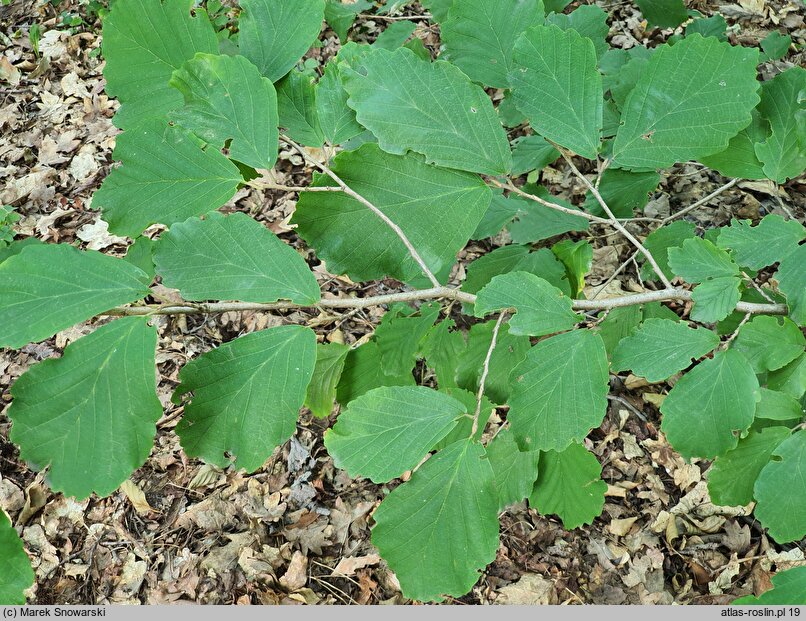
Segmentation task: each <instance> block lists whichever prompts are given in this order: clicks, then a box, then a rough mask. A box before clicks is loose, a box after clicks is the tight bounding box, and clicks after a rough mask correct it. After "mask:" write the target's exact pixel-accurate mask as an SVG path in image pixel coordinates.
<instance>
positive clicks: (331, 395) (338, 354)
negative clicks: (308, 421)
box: [305, 343, 350, 418]
mask: <svg viewBox="0 0 806 621" xmlns="http://www.w3.org/2000/svg"><path fill="white" fill-rule="evenodd" d="M349 352H350V348H349V347H348V346H347V345H344V344H343V343H317V344H316V366H315V367H314V369H313V376H312V377H311V382H310V384H308V390H307V392H306V394H305V406H306V407H308V408H309V409H310V410H311V412H312V413H313V415H314V416H316V417H317V418H326V417H327V416H329V415H330V412H331V411H332V410H333V403H334V402H335V401H336V386H338V383H339V379H341V373H342V370H343V369H344V361H345V359H346V358H347V354H348V353H349Z"/></svg>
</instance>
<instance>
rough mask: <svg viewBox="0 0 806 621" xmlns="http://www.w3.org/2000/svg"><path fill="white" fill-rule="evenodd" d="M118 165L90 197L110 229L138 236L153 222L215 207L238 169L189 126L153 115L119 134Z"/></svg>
mask: <svg viewBox="0 0 806 621" xmlns="http://www.w3.org/2000/svg"><path fill="white" fill-rule="evenodd" d="M112 157H113V158H114V159H115V160H119V161H120V162H122V164H123V165H122V166H120V167H119V168H115V169H113V170H112V172H111V173H109V176H108V177H107V178H106V179H104V182H103V185H102V186H101V188H100V189H99V190H98V191H97V192H96V193H95V195H94V196H93V199H92V204H93V207H96V208H97V207H100V208H101V209H102V210H103V214H104V220H106V221H107V222H109V230H110V232H112V233H115V234H116V235H127V236H129V237H137V236H138V235H139V234H140V233H142V232H143V231H144V230H145V229H146V228H147V227H148V226H150V225H152V224H154V223H155V222H161V223H162V224H173V223H174V222H181V221H183V220H187V219H188V218H190V217H191V216H200V215H202V214H205V213H207V212H210V211H213V210H214V209H217V208H218V207H220V206H221V205H223V204H224V203H226V202H227V201H228V200H229V199H230V198H232V196H233V195H234V194H235V190H236V189H237V187H238V184H239V183H241V181H242V178H241V175H240V173H239V172H238V168H237V167H236V166H235V164H233V163H232V162H230V161H229V160H228V159H227V158H226V157H224V156H223V155H222V154H221V153H220V152H219V151H218V150H217V149H214V148H212V147H210V148H207V149H204V147H203V145H202V143H201V141H200V140H199V139H198V138H196V136H194V135H193V134H191V133H190V132H189V131H188V130H186V129H184V128H182V127H180V126H178V125H169V124H167V123H166V122H165V121H163V120H152V121H148V122H146V123H143V124H141V125H138V126H136V127H132V128H130V129H127V130H126V131H125V132H123V133H122V134H121V135H120V136H118V137H117V142H116V145H115V150H114V152H113V153H112Z"/></svg>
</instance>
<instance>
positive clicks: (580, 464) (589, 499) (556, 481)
mask: <svg viewBox="0 0 806 621" xmlns="http://www.w3.org/2000/svg"><path fill="white" fill-rule="evenodd" d="M539 469H540V474H539V475H538V477H537V482H536V483H535V486H534V489H533V490H532V494H531V496H529V504H530V505H531V506H532V507H535V508H536V509H537V510H538V511H540V513H542V514H543V515H550V514H554V515H557V516H559V517H560V519H561V520H562V522H563V526H564V527H565V528H566V529H569V530H570V529H572V528H577V527H578V526H582V525H583V524H590V523H591V522H593V519H594V518H595V517H596V516H598V515H600V514H601V513H602V507H604V494H605V492H606V491H607V483H605V482H604V481H602V479H601V475H602V466H601V465H600V464H599V462H598V461H597V460H596V457H595V456H594V455H593V453H591V452H590V451H588V450H587V449H586V448H585V447H584V446H583V445H582V444H576V443H574V444H570V445H569V446H567V447H566V448H565V449H564V450H562V451H559V452H557V451H546V452H541V453H540V464H539Z"/></svg>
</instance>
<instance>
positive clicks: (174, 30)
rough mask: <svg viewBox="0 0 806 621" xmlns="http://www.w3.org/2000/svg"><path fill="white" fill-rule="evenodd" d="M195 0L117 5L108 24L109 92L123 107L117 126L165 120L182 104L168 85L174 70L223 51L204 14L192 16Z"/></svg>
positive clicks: (131, 0) (105, 29)
mask: <svg viewBox="0 0 806 621" xmlns="http://www.w3.org/2000/svg"><path fill="white" fill-rule="evenodd" d="M192 6H193V2H192V0H163V1H159V0H126V1H125V2H116V3H115V5H114V6H113V7H112V8H111V9H110V11H109V15H107V16H106V17H105V18H104V20H103V54H104V58H105V59H106V66H105V67H104V77H105V78H106V92H107V93H108V94H109V95H111V96H112V97H117V98H118V99H119V100H120V102H121V104H122V107H121V109H120V110H119V111H118V113H117V114H116V115H115V124H116V125H117V126H118V127H126V128H128V127H131V126H132V125H134V124H136V123H139V122H140V121H141V120H143V119H144V118H147V117H161V116H163V115H164V114H165V113H166V112H168V111H170V110H175V109H177V108H179V107H181V106H182V96H181V95H180V94H179V93H178V92H177V91H176V90H174V89H173V88H171V87H170V86H169V85H168V80H170V78H171V74H172V73H173V71H174V70H175V69H179V67H181V66H182V65H183V64H184V62H185V61H186V60H190V59H191V58H193V56H194V54H196V52H206V53H209V54H217V53H218V40H217V38H216V35H215V32H214V31H213V27H212V26H211V25H210V22H209V20H208V19H207V15H206V14H205V13H204V11H201V10H197V11H196V17H191V15H190V9H191V7H192Z"/></svg>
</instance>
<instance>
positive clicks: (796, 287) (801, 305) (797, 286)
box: [775, 245, 806, 326]
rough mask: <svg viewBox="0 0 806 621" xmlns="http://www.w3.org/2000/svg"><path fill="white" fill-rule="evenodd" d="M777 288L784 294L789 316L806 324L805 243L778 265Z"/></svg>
mask: <svg viewBox="0 0 806 621" xmlns="http://www.w3.org/2000/svg"><path fill="white" fill-rule="evenodd" d="M775 277H776V278H777V279H778V290H779V291H780V292H781V293H783V294H784V295H785V296H786V303H787V306H789V316H790V317H792V319H793V320H794V321H795V322H796V323H797V324H798V325H801V326H803V325H806V245H803V246H798V247H797V248H796V249H795V250H794V251H793V252H791V253H789V254H788V255H787V256H786V258H785V259H784V260H783V261H781V264H780V265H779V266H778V272H777V273H776V274H775Z"/></svg>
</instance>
